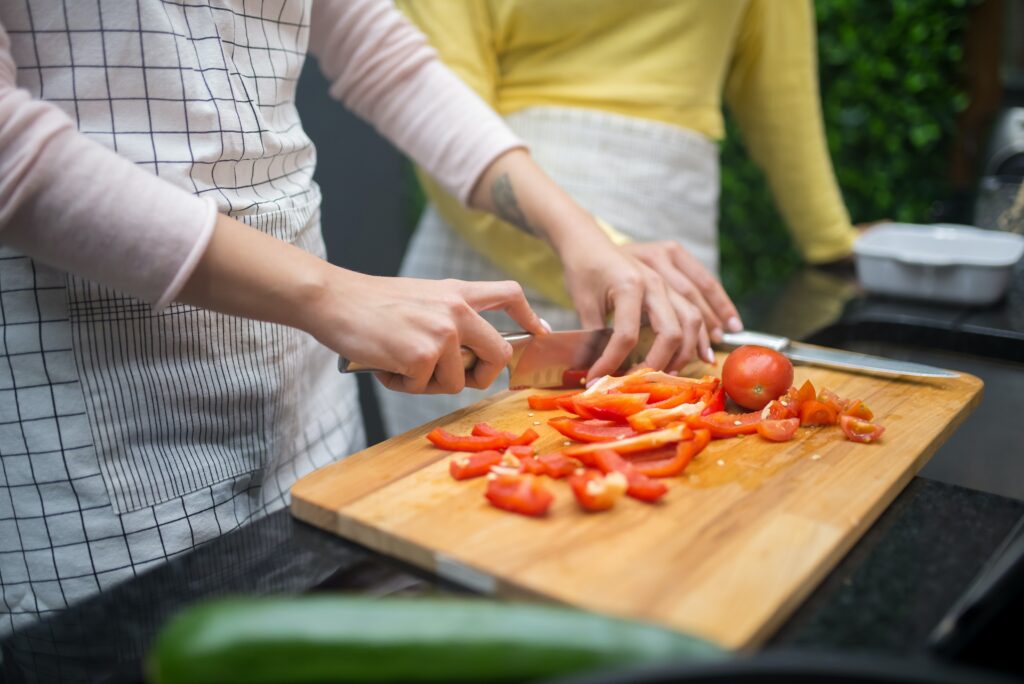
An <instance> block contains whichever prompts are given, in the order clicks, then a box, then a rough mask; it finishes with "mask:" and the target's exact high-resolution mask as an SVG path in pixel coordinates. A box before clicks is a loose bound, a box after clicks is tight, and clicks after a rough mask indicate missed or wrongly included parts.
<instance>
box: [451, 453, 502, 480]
mask: <svg viewBox="0 0 1024 684" xmlns="http://www.w3.org/2000/svg"><path fill="white" fill-rule="evenodd" d="M499 463H501V452H500V451H480V452H477V453H475V454H470V455H468V456H457V457H455V458H453V459H452V460H451V461H449V462H448V473H449V474H450V475H451V476H452V477H454V478H455V479H456V480H468V479H470V478H473V477H482V476H483V475H486V474H487V473H489V472H490V470H491V467H492V466H496V465H498V464H499Z"/></svg>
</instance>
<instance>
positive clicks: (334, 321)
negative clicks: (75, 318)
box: [177, 215, 549, 393]
mask: <svg viewBox="0 0 1024 684" xmlns="http://www.w3.org/2000/svg"><path fill="white" fill-rule="evenodd" d="M177 300H178V301H181V302H185V303H186V304H194V305H196V306H202V307H205V308H208V309H212V310H214V311H220V312H222V313H227V314H232V315H236V316H245V317H247V318H255V319H258V320H262V321H270V322H273V323H281V324H283V325H288V326H291V327H293V328H299V329H300V330H305V331H306V332H308V333H310V334H311V335H313V336H314V337H316V338H317V339H318V340H319V341H320V342H321V343H323V344H324V345H325V346H327V347H329V348H330V349H332V350H334V351H336V352H338V353H339V354H341V355H342V356H344V357H346V358H348V359H350V360H352V361H356V362H358V363H361V364H364V365H367V366H372V367H374V368H382V369H384V370H385V371H386V372H385V373H381V374H379V377H380V379H381V382H383V383H384V384H385V385H386V386H387V387H389V388H391V389H396V390H401V391H404V392H453V393H454V392H459V391H461V390H462V388H463V387H465V386H466V385H469V386H470V387H481V388H482V387H487V386H488V385H490V384H491V383H492V382H494V379H495V378H496V377H497V376H498V374H499V373H500V372H501V370H502V369H503V368H504V367H505V364H506V363H507V362H508V360H509V357H510V355H511V353H512V349H511V347H510V346H509V344H508V343H507V342H505V340H503V339H502V338H501V335H499V334H498V332H497V331H496V330H495V329H494V328H493V327H491V325H490V324H489V323H487V322H486V321H485V320H484V319H483V318H481V317H480V315H479V313H477V312H479V311H487V310H491V309H503V310H504V311H506V312H507V313H508V314H509V315H510V316H511V317H512V318H513V319H514V320H515V321H516V322H518V323H519V324H520V325H521V326H523V328H524V329H525V330H527V331H529V332H531V333H534V334H536V335H542V334H544V333H545V332H547V331H548V330H549V328H547V326H546V324H545V323H543V322H542V321H541V320H540V319H539V318H537V315H536V314H535V313H534V312H533V310H532V309H530V305H529V304H528V303H527V301H526V297H525V296H524V295H523V290H522V288H521V287H520V286H519V285H518V284H516V283H513V282H508V281H503V282H480V283H469V282H464V281H459V280H416V279H412V278H379V277H374V276H368V275H363V274H361V273H356V272H354V271H349V270H346V269H343V268H339V267H337V266H333V265H331V264H329V263H328V262H326V261H324V260H323V259H320V258H319V257H316V256H314V255H312V254H310V253H308V252H305V251H303V250H301V249H299V248H298V247H295V246H294V245H289V244H287V243H285V242H282V241H281V240H278V239H277V238H274V237H271V236H270V235H267V234H266V233H261V232H260V231H258V230H254V229H252V228H250V227H248V226H246V225H244V224H242V223H240V222H238V221H236V220H235V219H233V218H229V217H227V216H223V215H221V216H219V217H218V218H217V224H216V226H215V227H214V230H213V235H212V236H211V238H210V242H209V245H208V246H207V247H206V251H205V252H203V256H202V258H201V259H200V260H199V263H198V264H197V265H196V267H195V270H194V271H193V272H192V274H191V276H190V277H189V279H188V281H187V282H186V283H185V286H184V287H183V288H182V290H181V292H180V293H179V296H178V297H177ZM461 346H466V347H469V348H470V349H472V350H473V352H474V353H475V354H476V356H477V358H478V359H479V360H478V361H477V363H476V365H475V366H473V368H472V369H471V370H470V371H469V372H468V373H467V372H466V371H465V370H464V369H463V366H462V354H461V350H460V347H461Z"/></svg>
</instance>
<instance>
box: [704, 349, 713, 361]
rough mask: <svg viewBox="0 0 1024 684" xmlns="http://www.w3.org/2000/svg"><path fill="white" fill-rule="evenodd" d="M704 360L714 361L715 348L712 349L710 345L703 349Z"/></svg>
mask: <svg viewBox="0 0 1024 684" xmlns="http://www.w3.org/2000/svg"><path fill="white" fill-rule="evenodd" d="M704 360H705V361H707V362H708V363H714V362H715V350H714V349H712V348H711V347H708V348H707V349H705V350H704Z"/></svg>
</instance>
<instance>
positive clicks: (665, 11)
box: [396, 0, 855, 305]
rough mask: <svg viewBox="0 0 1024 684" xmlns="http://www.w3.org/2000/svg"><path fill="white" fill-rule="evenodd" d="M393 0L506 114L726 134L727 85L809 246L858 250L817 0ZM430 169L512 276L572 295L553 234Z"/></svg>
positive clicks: (807, 251)
mask: <svg viewBox="0 0 1024 684" xmlns="http://www.w3.org/2000/svg"><path fill="white" fill-rule="evenodd" d="M396 4H397V5H398V6H399V7H400V8H401V9H402V11H404V12H405V13H406V15H407V16H408V17H409V18H410V19H411V20H412V21H413V22H415V23H416V24H417V25H418V26H419V27H420V28H421V29H422V30H423V31H424V32H425V33H426V34H427V37H428V38H429V39H430V40H431V42H432V43H433V44H434V46H435V47H436V48H437V49H438V51H439V53H440V55H441V58H442V59H443V60H444V61H445V63H446V64H447V65H448V66H449V67H451V68H452V69H453V70H454V71H455V73H456V74H458V75H459V76H460V77H461V78H462V79H463V80H464V81H465V82H466V83H467V84H468V85H469V86H470V87H472V88H473V89H474V90H475V91H476V92H477V93H478V94H479V95H480V96H481V97H483V98H484V100H486V101H487V102H488V103H490V104H491V106H493V107H494V108H495V109H496V110H497V111H498V112H499V113H501V114H510V113H512V112H515V111H518V110H521V109H524V108H526V107H531V106H543V105H553V106H562V107H583V108H589V109H597V110H602V111H608V112H613V113H617V114H624V115H627V116H634V117H639V118H643V119H652V120H655V121H661V122H665V123H669V124H673V125H676V126H680V127H683V128H687V129H691V130H695V131H698V132H700V133H702V134H704V135H706V136H708V137H709V138H713V139H721V138H722V137H723V136H724V125H723V120H722V97H723V95H724V97H725V101H726V103H727V104H728V106H729V108H730V111H731V112H732V113H733V115H734V116H735V119H736V121H737V123H738V124H739V126H740V128H741V130H742V133H743V136H744V141H745V143H746V146H747V149H748V150H749V151H750V154H751V156H752V157H753V158H754V160H755V161H756V162H757V163H758V165H759V166H760V167H761V168H762V169H764V171H765V173H766V174H767V177H768V181H769V183H770V185H771V188H772V192H773V194H774V196H775V199H776V202H777V204H778V206H779V208H780V211H781V213H782V215H783V217H784V218H785V220H786V222H787V224H788V225H789V226H790V229H791V231H792V234H793V237H794V238H795V240H796V243H797V245H798V247H799V248H800V250H801V252H802V253H803V255H804V257H805V258H806V259H807V260H808V261H811V262H825V261H830V260H833V259H836V258H839V257H842V256H844V255H846V254H848V253H849V251H850V249H851V246H852V244H853V238H854V235H855V232H854V230H853V228H852V226H851V225H850V218H849V215H848V214H847V211H846V208H845V206H844V205H843V201H842V196H841V195H840V193H839V188H838V186H837V184H836V180H835V174H834V172H833V170H832V164H831V161H830V159H829V156H828V150H827V147H826V145H825V135H824V127H823V124H822V119H821V105H820V101H819V96H818V73H817V59H816V45H815V26H814V10H813V7H812V5H811V0H397V2H396ZM420 178H421V180H422V181H424V185H425V187H426V189H427V193H428V195H429V197H430V199H431V200H432V201H433V202H434V204H435V205H436V206H437V208H438V211H439V212H440V214H441V216H442V217H443V218H444V219H445V220H446V221H447V222H448V223H449V224H450V225H451V226H452V227H453V228H454V229H455V230H456V232H458V233H459V234H460V235H461V236H462V237H463V238H464V239H465V240H467V241H468V242H469V243H470V244H471V245H472V246H473V247H474V248H475V249H476V250H477V251H479V252H480V253H481V254H483V255H484V256H485V257H487V258H488V259H490V260H491V261H492V262H494V263H495V264H496V265H498V266H499V267H500V268H502V269H503V270H504V271H506V272H507V273H508V274H509V275H510V276H511V277H513V278H515V279H517V280H519V281H520V282H523V283H525V284H528V285H531V286H533V287H534V288H536V289H538V290H540V291H541V292H542V293H543V294H545V295H546V296H548V297H549V298H551V299H553V300H555V301H557V302H560V303H562V304H564V305H568V304H569V297H568V294H567V293H566V292H565V289H564V286H563V284H562V271H561V268H560V267H559V266H558V260H557V258H556V257H555V255H554V254H553V252H552V251H551V249H550V248H549V247H548V246H547V245H545V244H544V243H542V242H541V241H540V240H537V239H536V238H532V237H529V236H527V235H525V234H523V233H522V232H521V231H519V230H517V229H515V228H513V227H512V226H510V225H508V224H505V223H502V222H501V221H499V220H498V219H495V218H492V217H490V216H489V215H486V214H483V213H480V212H474V211H470V210H467V209H464V208H462V207H460V206H459V205H458V203H457V202H456V201H455V200H454V199H453V198H451V197H450V196H448V195H446V194H445V193H444V191H443V190H441V189H440V187H439V186H437V185H436V184H434V183H433V182H432V181H430V180H429V179H427V178H426V177H425V176H424V175H423V174H422V173H421V174H420ZM606 230H609V228H608V227H606ZM609 232H611V233H612V234H613V236H615V238H616V240H617V241H619V242H622V241H624V240H625V238H622V237H621V236H618V235H617V234H615V233H614V231H610V230H609Z"/></svg>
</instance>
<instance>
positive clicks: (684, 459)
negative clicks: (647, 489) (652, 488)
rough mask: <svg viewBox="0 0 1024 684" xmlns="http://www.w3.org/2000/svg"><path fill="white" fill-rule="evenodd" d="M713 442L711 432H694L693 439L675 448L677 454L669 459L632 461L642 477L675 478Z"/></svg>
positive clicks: (684, 441) (680, 443)
mask: <svg viewBox="0 0 1024 684" xmlns="http://www.w3.org/2000/svg"><path fill="white" fill-rule="evenodd" d="M710 441H711V432H710V431H709V430H694V431H693V439H687V440H683V441H682V442H679V444H677V445H676V446H675V453H674V454H672V455H671V456H670V457H669V458H660V459H646V458H643V459H637V460H633V461H630V462H631V463H632V465H633V467H634V468H635V469H636V471H637V472H638V473H640V474H641V475H646V476H647V477H675V476H676V475H679V474H680V473H682V472H683V471H684V470H686V466H688V465H690V461H692V460H693V459H694V457H695V456H696V455H697V454H699V453H700V452H701V451H703V450H704V447H706V446H707V445H708V442H710Z"/></svg>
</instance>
